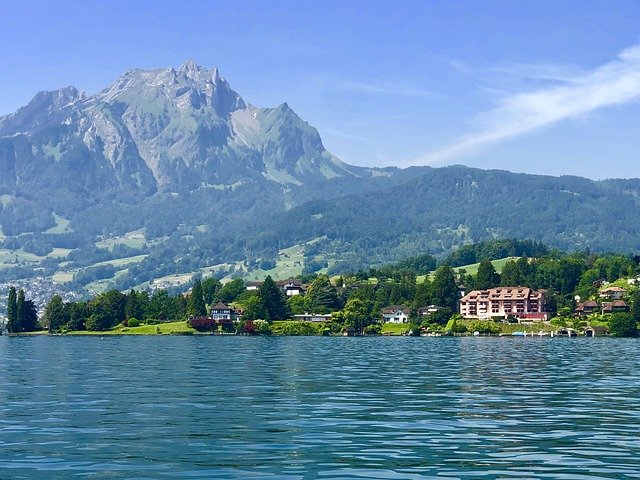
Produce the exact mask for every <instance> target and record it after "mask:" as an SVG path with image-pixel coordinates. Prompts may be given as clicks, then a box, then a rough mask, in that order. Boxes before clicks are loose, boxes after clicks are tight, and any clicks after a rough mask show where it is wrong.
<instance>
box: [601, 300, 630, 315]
mask: <svg viewBox="0 0 640 480" xmlns="http://www.w3.org/2000/svg"><path fill="white" fill-rule="evenodd" d="M630 310H631V309H630V308H629V305H627V302H625V301H624V300H614V301H613V302H606V303H603V304H602V313H620V312H622V313H629V311H630Z"/></svg>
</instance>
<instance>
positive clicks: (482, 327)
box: [469, 322, 500, 334]
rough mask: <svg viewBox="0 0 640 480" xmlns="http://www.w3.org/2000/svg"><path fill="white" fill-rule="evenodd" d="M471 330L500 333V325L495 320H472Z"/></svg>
mask: <svg viewBox="0 0 640 480" xmlns="http://www.w3.org/2000/svg"><path fill="white" fill-rule="evenodd" d="M469 330H470V331H472V332H479V333H490V334H495V333H500V327H499V326H498V325H496V324H495V323H493V322H472V323H471V324H470V325H469Z"/></svg>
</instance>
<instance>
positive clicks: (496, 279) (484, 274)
mask: <svg viewBox="0 0 640 480" xmlns="http://www.w3.org/2000/svg"><path fill="white" fill-rule="evenodd" d="M498 285H500V276H499V275H498V273H497V272H496V269H495V268H494V266H493V263H491V260H488V259H484V260H482V261H481V262H480V265H479V266H478V273H477V274H476V278H475V281H474V287H475V289H476V290H488V289H489V288H493V287H497V286H498Z"/></svg>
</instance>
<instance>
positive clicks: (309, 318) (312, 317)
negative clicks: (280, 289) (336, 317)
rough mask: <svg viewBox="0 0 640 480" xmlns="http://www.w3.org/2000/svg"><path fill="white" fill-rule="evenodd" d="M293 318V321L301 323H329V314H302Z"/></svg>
mask: <svg viewBox="0 0 640 480" xmlns="http://www.w3.org/2000/svg"><path fill="white" fill-rule="evenodd" d="M293 318H294V319H295V320H300V321H302V322H330V321H331V314H330V313H327V314H322V313H304V314H302V315H294V316H293Z"/></svg>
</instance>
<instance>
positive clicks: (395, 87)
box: [332, 82, 437, 98]
mask: <svg viewBox="0 0 640 480" xmlns="http://www.w3.org/2000/svg"><path fill="white" fill-rule="evenodd" d="M332 87H333V88H335V89H336V90H340V91H343V92H359V93H374V94H381V95H402V96H406V97H423V98H432V97H434V96H437V94H435V93H434V92H431V91H429V90H425V89H422V88H420V87H418V86H416V85H411V84H406V83H367V82H339V83H336V84H334V85H332Z"/></svg>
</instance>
